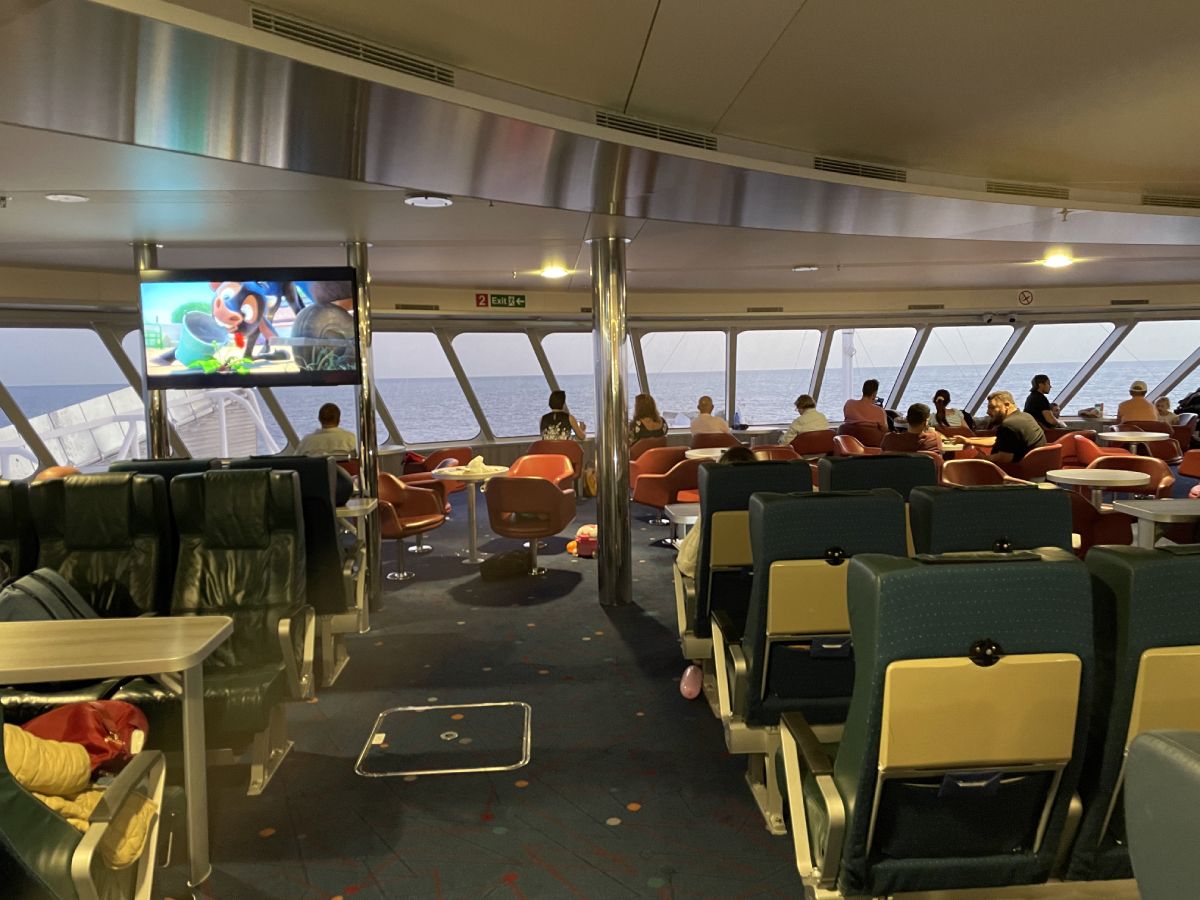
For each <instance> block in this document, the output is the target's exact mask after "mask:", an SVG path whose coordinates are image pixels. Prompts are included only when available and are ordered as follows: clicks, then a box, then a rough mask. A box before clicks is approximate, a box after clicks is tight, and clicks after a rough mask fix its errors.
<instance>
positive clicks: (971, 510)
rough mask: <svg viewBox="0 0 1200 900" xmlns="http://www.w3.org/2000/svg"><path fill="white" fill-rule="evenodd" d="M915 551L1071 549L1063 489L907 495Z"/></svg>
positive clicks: (937, 490) (922, 490) (942, 490)
mask: <svg viewBox="0 0 1200 900" xmlns="http://www.w3.org/2000/svg"><path fill="white" fill-rule="evenodd" d="M908 503H909V522H910V523H911V525H912V538H913V548H914V549H915V550H916V552H917V553H960V552H964V551H971V550H1001V551H1003V550H1004V549H1009V550H1032V549H1034V548H1036V547H1058V548H1059V549H1060V550H1070V549H1071V503H1070V497H1068V496H1067V492H1066V491H1059V490H1045V489H1041V488H1037V487H1033V486H1032V485H1028V486H1027V485H980V486H978V487H944V486H924V487H917V488H914V489H913V491H912V493H911V494H909V497H908Z"/></svg>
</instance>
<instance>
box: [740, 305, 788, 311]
mask: <svg viewBox="0 0 1200 900" xmlns="http://www.w3.org/2000/svg"><path fill="white" fill-rule="evenodd" d="M746 312H748V313H752V312H753V313H781V312H783V307H782V306H747V307H746Z"/></svg>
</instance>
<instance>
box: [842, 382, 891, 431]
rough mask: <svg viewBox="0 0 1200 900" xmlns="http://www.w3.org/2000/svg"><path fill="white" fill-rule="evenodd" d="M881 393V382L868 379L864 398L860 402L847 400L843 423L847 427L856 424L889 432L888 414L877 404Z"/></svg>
mask: <svg viewBox="0 0 1200 900" xmlns="http://www.w3.org/2000/svg"><path fill="white" fill-rule="evenodd" d="M878 393H879V382H878V381H876V380H875V379H874V378H868V379H867V380H866V381H864V382H863V386H862V397H861V398H860V399H858V400H847V401H846V403H845V405H844V406H843V407H842V421H844V422H845V423H846V424H847V425H853V424H855V423H858V424H861V425H874V426H876V427H877V428H878V429H879V430H880V431H882V432H886V431H887V430H888V418H887V413H885V412H884V411H883V407H882V406H880V405H879V404H878V403H876V402H875V395H876V394H878Z"/></svg>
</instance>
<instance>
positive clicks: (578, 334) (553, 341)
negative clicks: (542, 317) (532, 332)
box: [542, 331, 638, 437]
mask: <svg viewBox="0 0 1200 900" xmlns="http://www.w3.org/2000/svg"><path fill="white" fill-rule="evenodd" d="M593 340H594V338H593V335H592V332H590V331H556V332H555V333H554V334H548V335H546V336H545V337H544V338H542V350H544V351H545V353H546V359H547V360H549V362H550V369H551V371H553V372H554V377H555V379H556V380H557V381H558V386H559V387H560V388H562V389H563V390H564V391H566V392H567V408H568V409H570V411H571V412H572V413H573V414H574V416H575V418H577V419H582V420H583V422H584V424H585V425H586V426H587V432H588V435H589V436H592V437H595V435H596V425H595V423H596V422H598V421H599V414H598V413H597V411H596V357H595V344H594V343H593ZM625 378H626V387H625V390H626V392H627V393H628V394H629V402H630V403H631V404H632V402H633V396H634V394H636V393H637V392H638V391H637V369H636V368H635V367H634V365H633V353H632V351H631V350H630V349H629V341H628V339H626V341H625ZM543 403H544V401H543Z"/></svg>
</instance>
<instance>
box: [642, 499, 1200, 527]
mask: <svg viewBox="0 0 1200 900" xmlns="http://www.w3.org/2000/svg"><path fill="white" fill-rule="evenodd" d="M1196 505H1197V506H1200V503H1197V504H1196ZM663 511H664V512H665V513H666V514H667V518H668V519H670V520H671V521H672V522H678V523H679V524H680V525H692V524H694V523H695V521H696V520H697V519H699V518H700V504H699V503H672V504H670V505H669V506H666V507H664V508H663Z"/></svg>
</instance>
